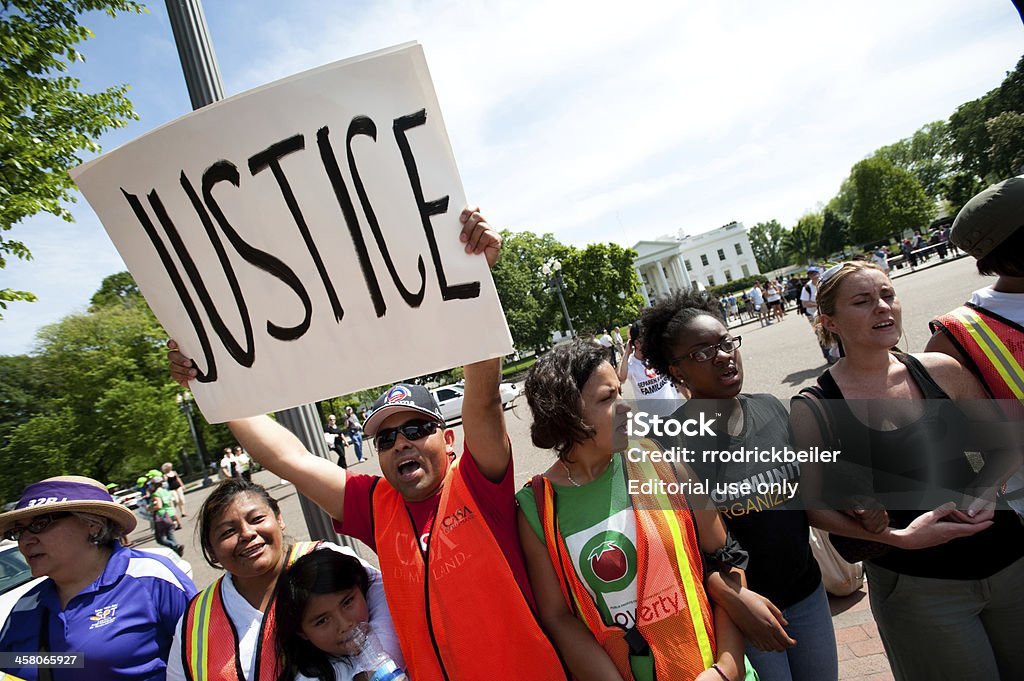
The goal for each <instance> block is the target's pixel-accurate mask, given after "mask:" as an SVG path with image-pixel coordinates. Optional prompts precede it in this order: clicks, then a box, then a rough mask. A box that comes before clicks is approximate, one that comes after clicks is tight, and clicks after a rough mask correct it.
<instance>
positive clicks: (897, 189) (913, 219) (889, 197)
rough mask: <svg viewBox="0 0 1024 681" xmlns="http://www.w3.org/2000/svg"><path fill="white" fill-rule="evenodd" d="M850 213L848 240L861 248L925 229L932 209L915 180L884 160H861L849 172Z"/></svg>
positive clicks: (908, 172)
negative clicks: (904, 233) (879, 240)
mask: <svg viewBox="0 0 1024 681" xmlns="http://www.w3.org/2000/svg"><path fill="white" fill-rule="evenodd" d="M849 181H850V184H849V188H850V191H851V197H852V205H853V209H852V211H851V214H850V240H851V241H852V242H854V243H856V244H863V243H866V242H869V241H874V240H876V239H881V238H885V237H888V236H890V235H893V234H898V233H901V232H903V231H904V230H907V229H919V228H921V227H925V226H927V225H928V222H929V221H930V220H931V218H932V216H933V214H934V205H933V203H932V202H931V201H929V200H928V197H927V196H926V195H925V192H924V189H923V188H922V187H921V183H920V182H918V181H917V178H916V177H914V175H913V174H912V173H911V172H910V171H908V170H904V169H903V168H897V167H896V166H894V165H893V164H891V163H889V162H888V161H886V160H885V159H882V158H877V157H872V158H867V159H864V160H863V161H860V162H858V163H856V164H854V166H853V168H851V169H850V177H849Z"/></svg>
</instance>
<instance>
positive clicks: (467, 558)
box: [168, 208, 567, 681]
mask: <svg viewBox="0 0 1024 681" xmlns="http://www.w3.org/2000/svg"><path fill="white" fill-rule="evenodd" d="M460 222H461V223H462V233H461V235H460V238H461V240H462V242H463V243H465V250H466V252H467V253H474V254H481V253H482V254H484V255H485V257H486V258H487V263H488V265H489V266H491V267H493V266H494V263H495V262H496V261H497V260H498V256H499V254H500V250H501V237H500V236H499V235H498V233H497V232H496V231H495V230H494V229H493V228H492V227H491V226H490V225H489V224H488V223H487V221H486V220H485V219H484V218H483V216H482V215H481V214H480V213H479V211H478V210H476V209H475V208H467V209H466V210H464V211H463V212H462V214H461V215H460ZM438 332H440V333H445V332H446V331H445V330H440V331H438ZM169 346H170V347H171V349H172V351H171V352H170V353H169V355H168V356H169V359H170V361H171V373H172V376H173V377H174V379H175V380H176V381H177V382H178V383H180V384H182V385H187V384H188V382H189V380H191V379H193V378H195V377H196V375H197V371H196V369H195V367H194V366H193V363H192V361H191V360H189V359H188V358H186V357H185V356H184V355H182V354H181V353H180V352H178V351H177V345H176V344H174V342H173V341H171V343H169ZM500 380H501V360H500V359H497V358H496V359H489V360H484V361H481V362H476V363H474V364H469V365H467V366H466V367H465V400H464V402H463V409H462V419H463V432H464V435H465V450H464V453H463V455H462V456H458V457H457V456H456V455H455V452H454V450H453V446H454V442H455V435H454V432H453V431H451V430H448V429H445V428H444V422H443V420H442V419H441V416H440V413H439V411H438V408H437V404H436V402H435V401H434V400H433V398H432V397H431V396H430V394H429V392H427V391H426V390H425V389H424V388H422V387H421V386H416V385H405V384H399V385H396V386H393V387H392V388H391V389H390V390H388V391H387V392H385V393H384V394H383V395H382V396H381V397H380V398H379V399H378V400H377V401H376V402H375V403H374V408H373V410H372V411H371V413H370V415H369V416H368V418H367V419H366V422H365V423H364V425H363V429H364V432H365V433H366V434H367V436H368V437H374V439H375V442H376V444H377V450H378V455H379V457H380V466H381V471H382V472H383V478H380V477H377V476H370V475H356V474H352V473H349V472H348V471H346V470H339V469H338V467H337V466H335V465H333V464H331V463H330V462H329V461H328V460H326V459H322V458H320V457H317V456H313V455H311V454H310V453H309V452H307V451H306V449H305V447H304V446H303V445H302V443H301V442H300V441H299V440H298V439H297V438H296V437H295V436H294V435H292V434H291V433H290V432H289V431H288V430H286V429H285V428H284V427H283V426H280V425H278V424H277V423H276V422H274V421H272V420H271V419H270V418H268V417H266V416H260V417H253V418H245V419H237V420H232V421H229V426H230V427H231V430H232V432H233V433H234V434H235V436H236V437H237V438H238V441H239V442H241V443H242V444H243V446H245V448H246V450H248V451H249V453H250V454H251V455H252V456H253V457H254V458H255V459H256V460H257V461H259V462H260V463H261V464H262V465H263V466H264V467H266V468H268V469H270V470H271V471H273V472H274V473H275V474H277V475H280V476H282V477H283V478H287V479H288V480H290V481H292V482H293V483H294V484H295V486H296V487H297V488H298V489H299V491H301V492H302V493H303V494H305V495H306V496H307V497H309V498H310V499H312V500H313V501H314V502H315V503H316V504H317V505H319V506H320V507H321V508H323V509H324V510H325V511H326V512H327V513H328V514H330V515H331V517H333V518H334V520H335V527H336V529H337V530H338V531H339V532H342V533H344V534H348V535H350V536H354V537H356V538H358V539H360V540H362V541H363V542H365V543H366V544H368V545H369V546H370V547H372V548H374V550H376V551H377V553H378V556H379V558H380V567H381V571H382V573H383V576H384V589H385V592H386V594H387V599H388V605H389V607H390V609H391V616H392V619H393V620H394V622H395V629H396V630H397V632H398V636H399V640H400V642H401V645H402V650H403V652H404V653H405V658H406V660H408V661H409V662H410V667H409V674H410V676H411V677H412V678H414V679H416V680H417V681H427V680H433V679H452V680H455V679H480V678H511V679H530V680H531V681H544V680H549V679H550V680H554V679H561V680H564V679H566V678H567V676H566V672H565V671H564V669H563V667H562V664H561V662H560V661H559V659H558V656H557V654H556V653H555V651H554V648H553V647H552V645H551V643H550V642H549V641H548V639H547V637H546V636H545V635H544V633H543V632H542V631H541V628H540V626H539V624H538V623H537V620H536V618H535V616H534V613H533V609H532V607H531V606H532V600H533V598H532V593H531V591H530V587H529V581H528V579H527V576H526V567H525V561H524V559H523V555H522V551H521V549H520V546H519V539H518V534H517V527H516V509H515V502H514V493H515V487H514V480H513V471H512V450H511V443H510V442H509V439H508V434H507V433H506V431H505V420H504V413H503V411H502V405H501V398H500V394H499V384H500Z"/></svg>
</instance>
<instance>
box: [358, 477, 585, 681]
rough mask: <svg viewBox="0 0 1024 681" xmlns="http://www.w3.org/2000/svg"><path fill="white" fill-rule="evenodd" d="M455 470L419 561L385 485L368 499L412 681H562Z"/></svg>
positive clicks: (405, 514) (401, 505) (400, 505)
mask: <svg viewBox="0 0 1024 681" xmlns="http://www.w3.org/2000/svg"><path fill="white" fill-rule="evenodd" d="M458 465H459V464H458V461H456V462H455V463H453V464H452V465H451V466H450V467H449V469H448V473H447V474H446V475H445V479H444V483H443V484H442V491H441V500H440V503H439V504H438V507H437V513H436V514H435V516H434V520H433V522H432V524H431V527H430V537H429V539H428V540H427V548H426V550H425V551H422V550H421V549H420V542H419V537H418V536H417V534H416V528H415V527H414V526H413V522H412V517H411V516H410V515H409V511H408V510H407V508H406V506H405V501H404V500H403V499H402V496H401V495H400V494H399V493H398V492H397V491H396V490H395V488H394V487H392V486H391V485H390V484H388V482H387V481H386V480H383V479H382V480H378V482H377V483H376V486H375V487H374V490H373V524H374V538H375V539H376V543H377V556H378V558H379V559H380V567H381V571H382V573H383V576H384V593H385V594H386V595H387V599H388V608H389V609H390V610H391V615H392V619H393V621H394V624H395V631H396V633H397V634H398V640H399V642H400V643H401V644H402V652H403V653H405V659H406V661H407V662H408V663H409V677H410V678H412V679H415V680H416V681H440V680H441V679H445V680H447V681H476V680H477V679H490V678H501V679H523V680H524V681H526V680H529V681H556V680H557V681H565V680H566V679H567V678H568V676H567V674H566V672H565V670H564V668H563V667H562V663H561V661H560V660H559V658H558V654H557V653H556V652H555V649H554V647H553V646H552V645H551V642H550V641H549V640H548V639H547V637H546V636H545V635H544V632H543V631H542V630H541V628H540V624H539V623H538V622H537V618H536V616H535V615H534V613H533V611H532V610H531V609H530V606H529V605H528V604H527V601H526V597H525V596H524V595H523V592H522V589H521V587H520V586H519V584H518V583H517V582H516V579H515V576H514V575H513V574H512V569H511V568H510V567H509V565H508V562H507V561H506V559H505V556H504V554H502V551H501V547H500V546H499V545H498V542H497V540H496V539H495V538H494V535H493V534H492V533H491V530H490V528H489V527H488V526H487V523H486V521H485V520H484V517H483V513H482V512H481V510H480V507H479V505H478V504H477V502H476V500H475V499H474V498H473V495H472V494H471V493H470V490H469V487H468V486H467V485H466V482H465V480H464V479H463V477H462V476H461V475H459V474H458Z"/></svg>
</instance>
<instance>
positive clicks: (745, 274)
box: [742, 265, 750, 277]
mask: <svg viewBox="0 0 1024 681" xmlns="http://www.w3.org/2000/svg"><path fill="white" fill-rule="evenodd" d="M742 267H743V276H744V277H749V276H750V268H749V267H747V266H746V265H743V266H742Z"/></svg>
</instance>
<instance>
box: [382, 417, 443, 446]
mask: <svg viewBox="0 0 1024 681" xmlns="http://www.w3.org/2000/svg"><path fill="white" fill-rule="evenodd" d="M440 427H441V424H440V423H438V422H437V421H426V420H423V419H413V420H412V421H406V422H405V423H403V424H402V425H400V426H398V427H397V428H385V429H383V430H378V431H377V434H376V435H375V436H374V437H373V443H374V444H375V445H377V451H384V450H385V449H391V448H392V447H394V446H395V440H397V439H398V434H399V433H401V434H402V435H404V436H405V439H406V440H419V439H421V438H424V437H426V436H428V435H433V434H434V433H436V432H437V429H438V428H440Z"/></svg>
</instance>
